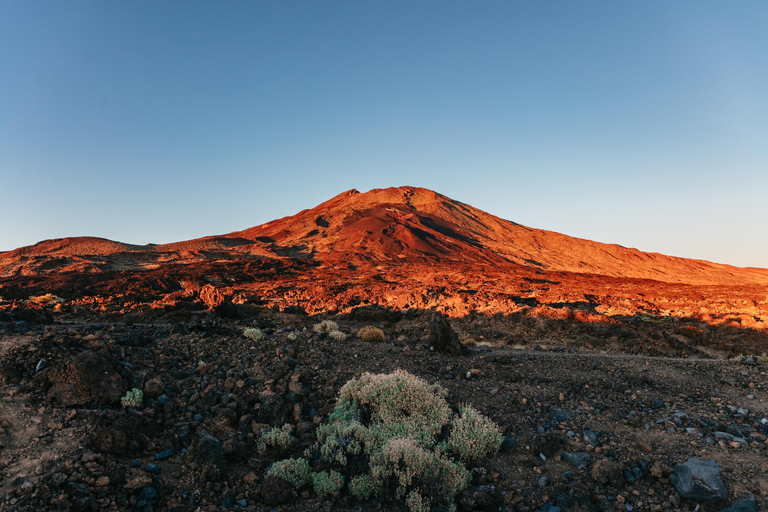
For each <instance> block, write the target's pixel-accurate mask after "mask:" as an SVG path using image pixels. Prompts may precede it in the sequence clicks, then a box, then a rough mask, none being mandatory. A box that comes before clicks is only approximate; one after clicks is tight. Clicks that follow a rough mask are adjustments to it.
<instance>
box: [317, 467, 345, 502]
mask: <svg viewBox="0 0 768 512" xmlns="http://www.w3.org/2000/svg"><path fill="white" fill-rule="evenodd" d="M342 487H344V475H342V474H341V473H337V472H336V471H331V472H328V471H320V472H319V473H315V475H314V476H313V478H312V488H313V489H314V490H315V492H316V493H317V495H318V496H332V495H334V494H336V493H338V492H339V491H340V490H341V489H342Z"/></svg>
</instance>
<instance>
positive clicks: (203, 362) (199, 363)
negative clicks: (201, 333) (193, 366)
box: [197, 359, 205, 368]
mask: <svg viewBox="0 0 768 512" xmlns="http://www.w3.org/2000/svg"><path fill="white" fill-rule="evenodd" d="M201 366H205V361H203V360H202V359H201V360H200V361H198V362H197V367H198V368H200V367H201Z"/></svg>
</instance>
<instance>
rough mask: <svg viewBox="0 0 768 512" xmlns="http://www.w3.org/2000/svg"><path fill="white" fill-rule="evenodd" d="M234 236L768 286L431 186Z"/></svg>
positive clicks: (358, 255) (325, 252) (351, 251)
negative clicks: (516, 216) (528, 222)
mask: <svg viewBox="0 0 768 512" xmlns="http://www.w3.org/2000/svg"><path fill="white" fill-rule="evenodd" d="M225 236H226V237H233V238H238V239H249V240H255V241H259V242H262V243H266V244H268V245H269V246H270V247H272V248H273V250H275V251H280V250H282V251H286V250H287V249H288V248H290V249H292V251H293V254H295V255H297V256H304V257H309V258H315V259H318V260H329V261H349V262H352V263H359V262H361V261H372V262H391V261H398V260H403V261H421V262H426V261H434V262H444V263H447V262H475V263H486V264H491V265H500V266H504V265H506V264H510V263H513V264H518V265H522V266H528V267H533V268H536V269H540V270H547V271H564V272H577V273H589V274H600V275H605V276H612V277H629V278H640V279H654V280H658V281H664V282H669V283H686V284H736V283H760V284H765V283H768V270H766V269H744V268H737V267H732V266H729V265H722V264H718V263H711V262H708V261H701V260H692V259H686V258H676V257H671V256H665V255H663V254H658V253H647V252H642V251H639V250H637V249H628V248H626V247H622V246H620V245H616V244H603V243H598V242H592V241H590V240H584V239H581V238H574V237H570V236H566V235H563V234H560V233H555V232H553V231H545V230H542V229H533V228H529V227H526V226H522V225H520V224H516V223H514V222H510V221H507V220H504V219H501V218H499V217H496V216H495V215H491V214H489V213H486V212H484V211H482V210H479V209H477V208H474V207H472V206H469V205H467V204H464V203H461V202H459V201H456V200H453V199H450V198H448V197H446V196H444V195H441V194H438V193H436V192H433V191H431V190H428V189H424V188H416V187H400V188H387V189H375V190H371V191H369V192H365V193H360V192H358V191H357V190H349V191H347V192H344V193H342V194H339V195H338V196H336V197H334V198H333V199H331V200H329V201H326V202H324V203H322V204H320V205H318V206H316V207H315V208H312V209H311V210H304V211H302V212H300V213H298V214H296V215H293V216H290V217H285V218H282V219H279V220H275V221H272V222H268V223H266V224H262V225H261V226H256V227H253V228H250V229H246V230H244V231H239V232H235V233H230V234H229V235H225Z"/></svg>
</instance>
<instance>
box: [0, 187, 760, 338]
mask: <svg viewBox="0 0 768 512" xmlns="http://www.w3.org/2000/svg"><path fill="white" fill-rule="evenodd" d="M766 284H768V270H766V269H759V268H738V267H733V266H729V265H723V264H718V263H712V262H708V261H702V260H694V259H686V258H678V257H672V256H666V255H663V254H658V253H647V252H642V251H639V250H637V249H630V248H626V247H622V246H620V245H615V244H604V243H599V242H593V241H590V240H584V239H580V238H574V237H570V236H567V235H564V234H560V233H555V232H552V231H546V230H542V229H534V228H530V227H526V226H523V225H520V224H517V223H514V222H511V221H508V220H504V219H501V218H499V217H496V216H494V215H492V214H489V213H487V212H484V211H482V210H479V209H477V208H474V207H472V206H470V205H467V204H464V203H461V202H459V201H456V200H453V199H450V198H448V197H446V196H444V195H441V194H439V193H437V192H433V191H431V190H428V189H424V188H416V187H399V188H386V189H375V190H371V191H369V192H365V193H361V192H358V191H357V190H349V191H346V192H343V193H341V194H339V195H337V196H336V197H334V198H332V199H330V200H328V201H326V202H324V203H322V204H320V205H318V206H316V207H314V208H312V209H308V210H303V211H301V212H299V213H297V214H296V215H293V216H289V217H285V218H282V219H278V220H274V221H272V222H268V223H266V224H262V225H260V226H255V227H252V228H249V229H245V230H242V231H236V232H232V233H228V234H223V235H217V236H210V237H204V238H199V239H195V240H189V241H184V242H178V243H172V244H164V245H154V244H150V245H143V246H140V245H129V244H123V243H120V242H113V241H110V240H105V239H100V238H90V237H81V238H64V239H59V240H48V241H44V242H40V243H38V244H36V245H34V246H30V247H23V248H20V249H16V250H13V251H8V252H4V253H0V297H4V298H6V300H8V299H21V298H26V297H28V296H29V295H32V294H34V293H57V294H59V295H61V296H62V297H64V298H66V299H68V300H75V301H78V300H79V301H86V302H87V301H89V300H90V301H91V302H89V303H92V302H93V300H95V299H88V297H91V298H93V297H97V298H98V300H96V303H98V304H99V305H100V306H99V307H102V308H103V307H106V306H105V304H112V305H117V304H119V305H122V306H121V307H122V309H124V308H125V307H126V304H127V305H128V306H127V307H129V308H130V307H136V306H137V305H141V304H144V305H146V304H153V305H154V306H153V307H161V306H164V305H168V304H175V303H176V302H178V301H179V300H187V299H189V298H190V297H193V298H199V293H200V290H201V289H202V288H203V287H205V286H209V287H213V288H215V289H217V290H219V293H220V294H221V295H222V296H223V297H227V300H231V301H234V302H235V303H247V302H248V301H254V300H255V301H256V302H258V303H259V304H267V305H270V306H273V307H278V308H280V309H282V308H286V307H292V306H297V307H299V308H301V309H303V310H306V311H307V312H322V311H348V310H350V309H352V308H355V307H358V306H360V305H380V306H385V307H388V308H397V309H403V308H418V309H438V310H441V311H444V312H447V313H449V314H453V315H457V316H460V315H464V314H468V313H469V312H471V311H483V312H489V313H497V312H501V313H509V312H511V311H519V310H520V308H531V307H539V306H546V307H550V305H552V304H556V305H559V306H562V305H564V304H566V305H567V304H580V306H579V307H581V308H585V307H586V308H587V309H589V310H590V311H592V312H593V313H595V314H602V315H608V316H610V315H617V314H636V313H638V312H640V311H642V312H647V313H651V314H663V315H672V316H697V317H702V318H710V317H712V316H713V315H714V316H715V317H717V318H720V319H721V320H722V321H725V320H724V319H727V321H735V322H739V323H740V325H748V326H752V327H759V328H762V326H763V322H764V319H768V315H766V311H765V309H764V305H765V299H766V297H765V293H764V291H763V290H764V286H765V285H766ZM585 305H587V306H585Z"/></svg>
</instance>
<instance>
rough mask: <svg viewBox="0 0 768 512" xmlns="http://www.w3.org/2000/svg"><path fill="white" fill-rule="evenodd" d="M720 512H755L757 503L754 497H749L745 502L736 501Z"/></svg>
mask: <svg viewBox="0 0 768 512" xmlns="http://www.w3.org/2000/svg"><path fill="white" fill-rule="evenodd" d="M720 512H757V502H755V497H754V496H750V497H749V498H747V499H745V500H741V501H737V502H736V503H734V504H733V505H731V506H730V507H725V508H724V509H722V510H721V511H720Z"/></svg>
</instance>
